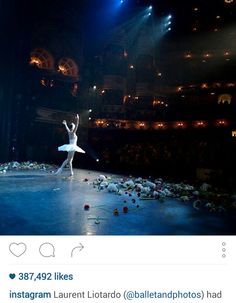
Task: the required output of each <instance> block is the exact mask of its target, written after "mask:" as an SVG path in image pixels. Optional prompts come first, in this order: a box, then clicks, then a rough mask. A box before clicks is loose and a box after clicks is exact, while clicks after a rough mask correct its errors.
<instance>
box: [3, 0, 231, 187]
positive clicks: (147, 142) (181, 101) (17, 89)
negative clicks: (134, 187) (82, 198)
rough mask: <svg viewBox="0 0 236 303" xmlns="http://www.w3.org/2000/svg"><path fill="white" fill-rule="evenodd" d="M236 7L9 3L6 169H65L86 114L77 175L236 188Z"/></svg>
mask: <svg viewBox="0 0 236 303" xmlns="http://www.w3.org/2000/svg"><path fill="white" fill-rule="evenodd" d="M235 4H236V2H235V1H234V0H215V1H203V0H188V1H186V0H183V1H167V0H159V1H151V0H149V1H148V0H147V1H144V0H143V1H142V0H139V1H138V0H136V1H135V0H124V1H119V0H109V1H108V0H103V1H98V0H83V1H76V0H67V1H59V0H54V1H38V0H34V1H25V0H22V1H14V0H9V1H1V28H2V31H1V32H2V35H1V36H2V37H1V82H0V102H1V111H0V146H1V149H0V161H1V162H6V161H19V162H20V161H26V160H32V161H38V162H46V163H54V164H59V163H60V162H61V160H62V159H63V155H62V154H61V153H58V151H57V146H59V145H62V144H64V142H65V141H66V140H67V138H66V133H65V131H64V129H63V125H62V124H61V121H62V120H63V119H65V118H66V119H68V120H70V119H73V117H74V115H75V114H76V113H77V112H78V113H79V114H80V117H81V121H80V127H79V145H80V146H81V147H82V148H85V149H86V155H85V156H83V158H81V157H76V158H75V166H76V167H83V168H90V169H100V170H105V171H112V172H122V173H128V174H131V173H136V174H143V175H148V176H149V175H157V176H163V177H166V178H174V179H175V180H180V179H187V180H192V179H194V180H195V179H196V178H197V179H200V180H202V181H207V180H210V181H211V182H213V183H214V182H215V183H219V184H221V185H226V186H233V185H234V183H235V178H234V177H232V176H234V174H235V163H236V162H235V155H236V118H235V117H236V100H235V98H236V94H235V92H236V72H235V70H236V69H235V67H236V46H235V41H236V24H235V20H236V19H235V7H236V5H235ZM81 159H82V160H81ZM97 159H99V161H96V160H97Z"/></svg>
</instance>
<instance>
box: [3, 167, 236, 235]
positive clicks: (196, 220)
mask: <svg viewBox="0 0 236 303" xmlns="http://www.w3.org/2000/svg"><path fill="white" fill-rule="evenodd" d="M100 174H104V173H101V172H96V171H88V170H81V169H76V170H75V175H74V177H73V178H71V179H70V178H67V177H66V175H67V172H65V174H64V175H61V176H55V175H52V174H50V173H49V172H43V171H25V172H23V171H18V172H13V171H12V172H11V171H10V172H7V173H6V174H3V175H1V176H0V234H1V235H230V234H236V227H235V224H234V223H235V213H234V214H232V213H230V212H222V213H211V212H209V211H197V210H196V209H194V208H193V206H192V203H183V202H182V201H179V200H177V199H173V198H166V199H165V200H164V201H159V200H139V198H138V197H137V196H135V197H134V196H129V195H127V194H125V193H124V194H122V195H116V194H114V193H108V192H107V191H99V190H98V189H97V188H94V187H93V184H92V182H93V180H94V179H96V178H97V177H98V176H99V175H100ZM109 176H111V175H110V174H109ZM85 178H86V179H88V181H84V179H85ZM134 198H135V203H133V202H134V201H132V199H134ZM124 200H126V203H125V202H124ZM84 204H89V205H90V209H89V210H88V211H86V210H84ZM137 205H138V207H137ZM124 206H127V207H128V209H129V211H128V213H123V212H122V209H123V207H124ZM115 208H117V209H118V210H119V215H118V216H115V215H114V214H113V210H114V209H115Z"/></svg>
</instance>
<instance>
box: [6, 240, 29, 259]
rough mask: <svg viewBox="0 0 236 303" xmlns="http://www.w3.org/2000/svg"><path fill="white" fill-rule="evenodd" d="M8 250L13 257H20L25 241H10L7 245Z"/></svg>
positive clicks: (23, 251)
mask: <svg viewBox="0 0 236 303" xmlns="http://www.w3.org/2000/svg"><path fill="white" fill-rule="evenodd" d="M9 250H10V252H11V253H12V254H13V255H14V256H15V257H20V256H22V255H23V254H24V253H25V251H26V245H25V243H22V242H21V243H11V244H10V245H9Z"/></svg>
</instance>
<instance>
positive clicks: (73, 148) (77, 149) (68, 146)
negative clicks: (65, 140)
mask: <svg viewBox="0 0 236 303" xmlns="http://www.w3.org/2000/svg"><path fill="white" fill-rule="evenodd" d="M58 150H59V151H66V152H71V151H74V152H78V153H83V154H84V153H85V151H84V150H83V149H82V148H80V147H79V146H77V145H76V144H64V145H62V146H59V147H58Z"/></svg>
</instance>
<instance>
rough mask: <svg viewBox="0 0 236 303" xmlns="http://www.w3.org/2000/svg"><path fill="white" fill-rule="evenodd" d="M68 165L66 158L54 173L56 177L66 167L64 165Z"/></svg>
mask: <svg viewBox="0 0 236 303" xmlns="http://www.w3.org/2000/svg"><path fill="white" fill-rule="evenodd" d="M67 163H68V157H67V159H66V160H65V161H64V162H63V163H62V165H61V167H60V168H58V170H57V171H56V172H55V174H56V175H58V174H60V173H61V172H62V170H63V168H64V167H65V166H66V164H67Z"/></svg>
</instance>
